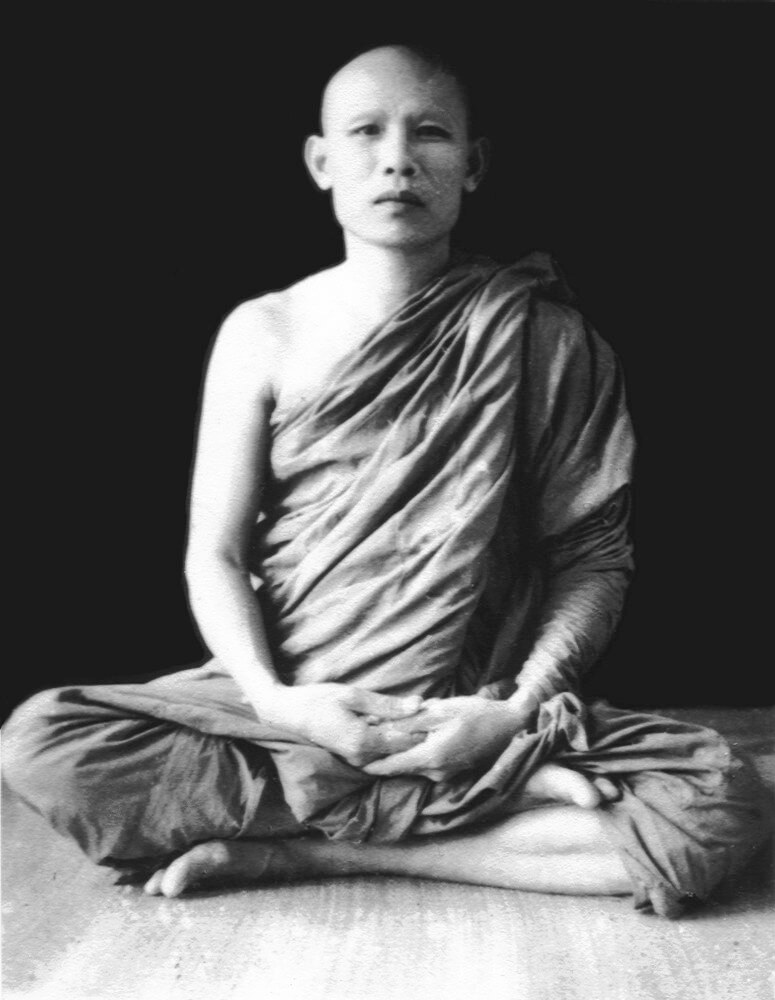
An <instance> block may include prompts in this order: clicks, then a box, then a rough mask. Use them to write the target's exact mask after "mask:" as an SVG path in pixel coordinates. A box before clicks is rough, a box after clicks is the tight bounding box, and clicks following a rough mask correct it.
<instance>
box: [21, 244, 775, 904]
mask: <svg viewBox="0 0 775 1000" xmlns="http://www.w3.org/2000/svg"><path fill="white" fill-rule="evenodd" d="M271 431H272V433H271V449H270V456H269V461H268V468H267V479H268V485H267V488H266V491H265V497H264V501H263V506H262V511H261V514H260V516H259V518H258V521H257V524H256V526H255V531H254V537H253V540H252V544H251V554H250V567H251V571H252V573H253V578H254V581H255V585H256V599H257V600H258V601H259V602H260V605H261V608H262V612H263V617H264V619H265V622H266V627H267V632H268V635H269V638H270V645H271V648H272V651H273V655H274V657H275V666H276V669H277V672H278V674H279V676H280V677H281V678H282V679H283V680H284V681H285V682H286V683H288V684H308V683H315V682H324V681H337V682H342V683H347V684H354V685H359V686H362V687H366V688H369V689H371V690H374V691H380V692H384V693H390V694H410V693H411V694H420V695H422V696H424V697H431V696H434V697H442V698H444V697H449V696H452V695H457V694H475V693H478V694H480V695H482V696H483V697H497V698H502V697H505V696H507V695H509V694H510V693H512V692H513V691H514V690H515V687H516V685H517V684H518V683H519V682H520V675H519V669H520V666H521V664H522V663H523V661H524V659H525V657H526V655H527V654H528V653H529V651H530V648H531V647H532V645H533V643H534V642H535V641H536V639H537V638H539V637H540V636H541V634H542V629H543V628H544V627H546V624H547V620H548V618H550V617H551V614H550V612H551V609H552V607H553V601H555V603H557V602H558V600H559V598H557V595H558V594H559V595H560V596H561V595H562V593H563V592H566V593H567V592H573V587H574V586H575V585H578V584H579V583H582V584H585V583H586V584H589V585H590V586H591V587H593V589H594V592H595V594H596V598H595V601H596V603H595V614H594V615H593V616H592V618H591V620H588V621H587V622H586V623H585V625H584V627H583V628H581V627H578V628H577V629H576V633H577V634H576V635H575V636H574V639H573V642H572V643H571V647H570V651H569V653H568V657H567V662H566V663H565V664H564V665H561V666H560V667H559V668H558V672H557V674H556V676H554V677H553V678H550V680H549V681H546V680H545V679H544V696H545V697H544V702H543V704H542V706H541V709H540V712H539V717H538V720H537V722H536V725H535V726H534V727H533V728H531V730H530V731H529V732H524V733H520V734H518V735H517V736H515V737H514V739H513V740H512V741H511V743H510V745H509V746H508V747H507V748H506V749H505V750H504V751H503V753H502V754H501V755H500V756H498V757H497V759H495V760H490V761H487V762H486V763H485V764H482V765H481V766H477V767H472V768H471V769H469V770H466V771H464V772H462V773H460V774H457V775H455V776H454V777H453V778H450V779H449V780H446V781H442V782H434V781H432V780H430V779H429V778H426V777H422V776H400V777H391V778H382V779H375V778H374V777H371V776H369V775H366V774H364V773H363V772H361V771H360V770H358V769H357V768H355V767H352V766H350V765H349V764H347V763H346V762H345V761H344V760H343V759H342V758H340V757H338V756H336V755H335V754H333V753H330V752H329V751H327V750H324V749H322V748H320V747H317V746H314V745H310V744H308V743H303V742H300V741H299V740H298V739H296V738H295V737H294V736H293V735H292V734H290V733H286V732H283V731H281V730H278V729H276V728H273V727H271V726H269V725H267V724H266V723H264V722H262V721H261V720H260V719H259V718H257V716H256V712H255V710H254V709H253V708H252V707H251V706H249V705H248V704H247V703H246V702H245V701H244V699H242V698H241V695H240V692H239V690H238V689H237V686H236V684H235V682H234V681H233V680H232V679H231V677H230V676H229V674H228V673H227V671H226V670H225V669H224V668H223V667H221V666H220V665H219V664H218V663H217V662H216V661H211V662H210V663H209V664H206V665H205V666H203V667H200V668H195V669H193V670H190V671H182V672H178V673H175V674H172V675H169V676H167V677H163V678H159V679H156V680H154V681H151V682H149V683H146V684H111V685H97V686H93V687H88V688H72V687H71V688H64V689H60V690H59V691H57V692H54V693H53V694H51V693H49V694H46V695H43V696H38V698H37V699H35V700H33V702H31V703H29V704H28V705H27V706H24V707H22V708H21V709H20V710H19V711H18V712H17V714H16V716H15V717H14V718H13V719H12V720H11V723H10V732H9V734H7V736H6V747H8V746H9V744H10V747H11V754H10V756H11V757H12V758H14V759H16V760H18V761H21V762H22V763H20V764H18V765H15V766H12V767H11V769H10V771H9V776H10V780H11V781H12V784H14V785H15V787H17V789H18V790H19V791H20V793H21V794H22V796H23V797H25V798H26V799H27V801H28V802H30V804H31V805H33V807H35V808H37V809H38V810H39V811H41V812H43V813H44V814H45V815H47V816H48V818H49V819H50V820H51V822H52V823H53V824H54V825H55V826H56V827H57V828H58V829H60V830H61V831H62V832H65V833H67V834H69V835H71V836H73V837H75V839H76V840H77V841H78V843H79V844H80V846H81V847H82V848H83V849H84V850H85V851H86V852H87V853H88V854H89V855H90V856H91V857H93V858H94V859H95V860H98V861H100V862H102V863H108V864H114V865H116V866H121V865H125V866H126V865H131V864H137V865H139V864H140V863H141V861H142V860H143V859H146V858H152V859H153V858H159V857H168V856H169V854H170V853H171V852H175V851H180V850H183V849H185V848H186V847H187V846H189V845H190V844H191V843H194V842H196V841H198V840H206V839H211V838H213V837H215V836H222V837H224V836H225V837H255V836H279V835H299V834H302V833H309V832H312V831H322V832H323V833H325V834H326V835H327V836H329V837H331V838H334V839H337V838H338V839H350V840H358V841H364V840H373V841H383V842H392V841H399V840H401V839H403V838H406V837H410V836H417V835H428V834H434V833H440V832H444V831H448V830H451V829H455V828H457V827H463V826H466V825H470V824H472V823H476V822H482V821H487V820H494V819H496V818H498V817H502V816H506V815H509V814H512V813H515V812H518V811H519V810H520V809H521V808H524V807H525V805H524V801H523V796H522V789H523V788H524V785H525V782H526V781H527V779H528V778H529V776H530V775H531V774H532V773H533V772H534V771H535V770H536V768H537V767H539V766H540V765H541V764H542V763H544V762H545V761H547V760H550V759H551V760H557V761H560V762H563V761H564V762H566V763H568V764H569V765H571V766H574V767H576V768H581V769H583V770H584V771H586V772H587V773H589V774H600V775H607V776H608V777H609V778H612V779H613V780H614V781H615V782H616V783H617V785H618V787H619V789H620V791H621V797H620V799H619V800H618V801H616V802H611V803H608V804H607V805H605V807H604V808H603V809H601V810H600V815H601V816H602V817H603V818H604V822H605V827H606V829H607V831H608V833H609V836H610V838H611V841H612V843H613V844H614V845H615V846H616V847H617V849H618V850H619V851H620V853H621V856H622V858H623V860H624V863H625V866H626V868H627V870H628V872H629V874H630V876H631V878H632V881H633V885H634V890H635V900H636V905H638V906H641V907H646V908H647V907H649V906H650V907H653V908H654V909H656V910H657V911H658V912H661V913H665V914H668V915H672V914H675V913H677V912H679V911H680V909H681V906H682V903H683V901H685V900H686V899H687V898H691V897H698V898H703V897H705V896H707V894H708V893H709V892H710V891H711V890H712V888H713V886H714V885H715V884H716V883H717V882H718V881H719V880H720V879H721V878H723V877H724V876H726V875H728V874H730V873H731V872H734V871H736V870H737V869H738V868H739V867H740V866H741V865H742V864H744V863H745V861H747V859H748V858H749V857H750V855H751V853H752V852H753V851H754V850H755V849H756V848H757V847H758V845H759V844H760V843H761V840H762V838H763V837H764V836H765V834H766V830H767V828H768V824H769V822H770V820H769V818H768V812H769V806H768V803H767V802H766V800H765V797H764V793H763V791H762V789H761V788H760V786H759V785H758V783H757V781H756V779H755V777H754V776H753V774H752V772H751V771H750V769H749V768H748V766H747V765H746V763H745V762H743V761H741V760H739V759H737V758H736V757H734V755H732V753H731V752H730V749H729V747H728V745H727V744H726V743H725V741H724V740H722V739H721V737H719V736H718V735H717V734H715V733H713V732H711V731H709V730H704V729H700V728H698V727H693V726H687V725H685V724H679V723H676V722H674V721H672V720H667V719H660V718H657V717H654V716H649V715H642V714H637V713H632V712H625V711H620V710H616V709H613V708H610V707H608V706H603V705H597V706H587V705H585V704H584V703H583V702H582V700H581V699H580V698H579V696H578V694H577V691H576V688H577V682H578V679H579V675H580V673H581V672H582V671H583V670H584V669H586V668H587V667H589V666H590V665H591V661H592V660H593V659H594V658H595V656H596V655H598V654H599V653H600V652H601V650H602V648H603V647H604V645H605V643H606V641H607V639H608V638H609V636H610V633H611V631H612V629H613V627H614V626H615V624H616V621H617V619H618V616H619V612H620V609H621V603H622V597H623V593H624V589H625V587H626V583H627V580H628V577H629V574H630V570H631V565H632V564H631V553H630V544H629V540H628V536H627V530H626V519H627V495H628V484H629V481H630V473H631V461H632V452H633V440H632V433H631V428H630V423H629V418H628V415H627V410H626V407H625V400H624V390H623V387H622V380H621V375H620V371H619V367H618V364H617V362H616V359H615V357H614V355H613V353H612V351H611V350H610V348H609V347H608V345H607V344H606V343H605V342H604V341H602V340H601V339H600V338H599V337H598V336H597V334H595V333H594V331H592V330H591V329H590V328H589V327H588V325H587V324H585V323H584V321H583V320H582V319H581V318H580V317H579V315H578V314H577V313H576V312H575V310H573V309H572V308H570V306H569V305H568V303H567V293H566V292H565V290H564V289H563V286H562V284H561V282H560V281H559V280H558V278H557V275H556V273H555V272H554V271H553V269H552V267H551V265H550V263H549V261H548V260H547V259H546V258H545V257H543V256H542V255H532V256H531V257H529V258H526V259H525V260H524V261H522V262H520V263H519V264H516V265H513V266H510V267H503V266H500V265H496V264H494V263H493V262H491V261H488V260H486V259H481V258H474V259H471V258H467V259H463V260H460V259H458V260H456V261H455V263H454V264H453V265H452V266H451V267H450V268H449V269H448V271H447V272H446V273H444V274H443V275H442V276H440V277H439V278H437V279H435V280H434V281H433V282H431V283H430V284H429V285H427V286H426V287H425V288H423V289H422V290H421V291H420V292H418V293H417V294H416V295H414V296H412V297H411V298H410V299H409V300H408V301H406V302H405V303H404V304H403V305H402V307H401V308H400V309H399V310H398V311H397V312H396V313H395V314H393V315H392V316H391V317H389V319H388V320H386V321H385V322H384V323H382V324H380V325H379V326H378V327H376V328H375V329H374V330H372V331H371V332H370V333H369V335H368V336H367V337H366V339H365V340H364V342H363V344H362V346H361V348H360V349H359V350H358V351H356V352H354V353H353V355H352V356H351V357H350V358H349V359H347V361H346V362H345V363H344V365H343V367H342V368H341V369H340V370H339V371H338V372H337V374H336V376H335V377H333V378H332V380H331V382H330V384H327V385H326V386H324V387H323V388H321V389H320V391H319V392H317V393H316V394H315V395H313V396H310V397H309V398H306V397H304V396H299V397H297V398H295V399H289V400H285V401H284V400H283V399H282V398H281V399H280V401H279V403H278V405H277V406H276V408H275V410H274V412H273V414H272V418H271ZM563 588H565V591H563ZM555 599H556V600H555ZM547 609H548V610H547ZM568 614H569V616H570V618H569V628H570V627H572V626H573V611H572V608H571V610H570V611H569V612H568ZM588 617H589V616H588ZM65 774H66V775H67V780H66V781H65V779H64V777H63V776H64V775H65ZM55 776H56V777H55ZM63 788H67V789H68V792H69V795H68V797H67V803H65V801H64V800H65V795H64V793H63Z"/></svg>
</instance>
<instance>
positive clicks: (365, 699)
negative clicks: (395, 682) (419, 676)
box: [349, 688, 422, 719]
mask: <svg viewBox="0 0 775 1000" xmlns="http://www.w3.org/2000/svg"><path fill="white" fill-rule="evenodd" d="M349 705H350V708H352V709H354V711H356V712H362V713H364V714H365V715H371V716H378V717H379V718H382V719H404V718H406V717H407V716H410V715H415V714H416V713H417V712H418V711H419V710H420V707H421V705H422V698H421V697H420V696H419V695H417V694H412V695H408V696H407V697H405V698H398V697H396V696H395V695H389V694H378V693H377V692H376V691H367V690H366V689H365V688H350V697H349Z"/></svg>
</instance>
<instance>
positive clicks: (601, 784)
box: [595, 778, 622, 802]
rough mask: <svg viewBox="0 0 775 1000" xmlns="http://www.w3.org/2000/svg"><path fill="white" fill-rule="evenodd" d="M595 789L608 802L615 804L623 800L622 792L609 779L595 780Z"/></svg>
mask: <svg viewBox="0 0 775 1000" xmlns="http://www.w3.org/2000/svg"><path fill="white" fill-rule="evenodd" d="M595 787H596V788H597V790H598V791H599V792H600V794H601V796H602V797H603V799H604V800H605V801H606V802H615V801H616V799H619V798H621V794H622V793H621V792H620V790H619V789H618V788H617V787H616V785H615V784H614V783H613V781H610V780H609V779H608V778H595Z"/></svg>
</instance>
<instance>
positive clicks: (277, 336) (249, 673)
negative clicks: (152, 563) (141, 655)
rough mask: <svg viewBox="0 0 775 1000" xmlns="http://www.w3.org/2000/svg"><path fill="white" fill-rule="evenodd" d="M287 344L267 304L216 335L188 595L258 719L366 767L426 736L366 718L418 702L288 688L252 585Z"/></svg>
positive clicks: (404, 712)
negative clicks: (251, 548) (253, 547)
mask: <svg viewBox="0 0 775 1000" xmlns="http://www.w3.org/2000/svg"><path fill="white" fill-rule="evenodd" d="M286 349H287V345H286V344H285V342H284V341H283V339H282V330H278V329H277V319H276V318H275V317H274V316H273V311H272V306H271V305H268V304H266V302H265V301H264V302H261V301H259V302H253V303H247V304H245V305H243V306H241V307H239V308H238V309H237V310H235V312H234V313H232V315H231V316H230V317H229V318H228V319H227V320H226V322H225V323H224V325H223V327H222V329H221V331H220V333H219V335H218V338H217V340H216V344H215V347H214V349H213V353H212V357H211V359H210V365H209V369H208V373H207V379H206V382H205V391H204V397H203V401H202V411H201V416H200V424H199V438H198V443H197V452H196V460H195V464H194V476H193V482H192V488H191V509H190V525H189V541H188V549H187V553H186V579H187V582H188V587H189V597H190V602H191V608H192V611H193V613H194V616H195V618H196V621H197V624H198V625H199V628H200V630H201V632H202V636H203V638H204V640H205V642H206V643H207V645H208V647H209V648H210V650H211V651H212V653H213V655H214V656H215V657H216V658H217V659H218V661H219V662H220V663H221V664H222V665H223V666H224V667H225V668H226V669H227V670H228V671H229V672H230V673H231V675H232V676H233V677H234V679H235V681H236V682H237V684H238V685H239V686H240V687H241V689H242V690H243V692H244V693H245V695H246V697H247V699H248V701H249V702H250V703H251V704H252V705H253V707H254V708H255V710H256V713H257V715H258V716H259V718H261V719H262V720H264V721H267V722H269V723H271V724H273V725H277V726H278V727H280V728H282V729H284V730H286V731H288V732H291V733H293V734H295V735H298V736H299V737H300V738H301V739H303V740H307V741H310V742H313V743H316V744H318V745H320V746H324V747H326V748H327V749H330V750H332V751H333V752H335V753H338V754H339V755H340V756H342V757H344V758H345V759H346V760H348V761H349V762H350V763H353V764H356V765H360V764H363V763H366V762H367V761H369V760H373V759H375V758H377V757H381V756H384V755H386V754H388V753H395V752H396V751H397V750H399V749H407V748H408V747H409V746H411V745H414V744H415V743H416V742H417V740H418V739H419V737H416V736H410V735H407V734H406V733H401V732H398V731H395V732H394V731H393V730H392V729H391V727H389V726H384V725H382V726H369V725H368V724H367V722H366V716H369V715H370V716H376V717H379V718H381V719H390V718H404V717H407V716H410V715H412V714H414V713H415V712H416V711H417V709H418V707H419V703H420V699H419V698H392V697H388V696H385V695H380V694H375V693H373V692H370V691H366V690H363V689H359V688H354V687H350V686H348V685H343V684H311V685H304V686H301V687H288V686H286V685H284V684H282V683H281V681H280V680H279V679H278V677H277V674H276V672H275V669H274V665H273V662H272V653H271V650H270V648H269V644H268V642H267V637H266V630H265V628H264V623H263V620H262V617H261V611H260V608H259V605H258V602H257V601H256V598H255V595H254V593H253V588H252V586H251V584H250V576H249V571H248V566H247V552H248V544H249V539H250V532H251V529H252V526H253V525H254V524H255V521H256V517H257V515H258V511H259V509H260V504H261V497H262V492H263V487H264V481H265V468H266V462H267V454H268V448H269V434H270V429H269V416H270V413H271V408H272V405H273V399H274V389H275V385H276V380H277V376H278V372H279V366H280V362H281V360H282V352H283V351H284V350H286Z"/></svg>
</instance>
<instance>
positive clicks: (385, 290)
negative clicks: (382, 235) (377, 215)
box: [340, 235, 450, 318]
mask: <svg viewBox="0 0 775 1000" xmlns="http://www.w3.org/2000/svg"><path fill="white" fill-rule="evenodd" d="M346 247H347V256H346V258H345V261H344V263H343V264H342V265H341V268H340V273H341V276H342V278H343V280H344V281H345V283H346V286H347V292H348V296H349V297H350V301H351V302H352V303H353V304H355V303H357V304H358V305H359V306H360V307H361V308H363V311H367V312H369V313H372V314H373V315H374V316H375V317H376V318H379V317H381V316H384V315H387V314H388V313H390V312H392V311H393V310H395V309H397V308H398V307H399V306H400V305H401V303H402V302H404V301H405V300H406V299H407V298H409V296H410V295H413V294H414V293H415V292H416V291H418V290H419V289H420V288H422V287H423V285H426V284H427V283H428V282H429V281H431V279H432V278H434V277H435V276H436V275H437V274H439V273H440V272H441V271H443V270H444V268H445V267H446V265H447V263H448V262H449V257H450V248H449V240H445V241H443V242H442V243H439V244H434V245H433V246H430V247H420V248H417V249H416V250H411V249H407V248H406V247H400V248H392V247H375V246H372V245H370V244H366V243H361V242H360V241H357V240H355V239H353V238H351V237H350V236H349V235H348V236H347V238H346Z"/></svg>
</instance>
